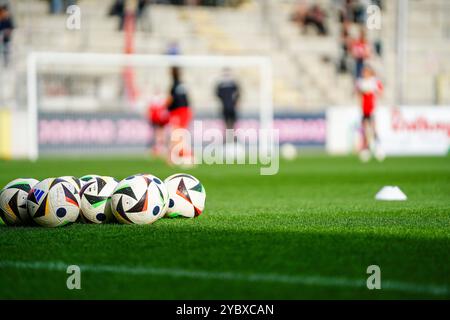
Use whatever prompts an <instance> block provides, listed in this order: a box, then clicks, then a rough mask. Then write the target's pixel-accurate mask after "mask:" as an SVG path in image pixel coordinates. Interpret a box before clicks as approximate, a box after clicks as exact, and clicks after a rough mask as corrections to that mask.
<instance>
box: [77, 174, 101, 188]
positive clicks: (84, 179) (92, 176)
mask: <svg viewBox="0 0 450 320" xmlns="http://www.w3.org/2000/svg"><path fill="white" fill-rule="evenodd" d="M95 178H100V176H99V175H96V174H87V175H85V176H82V177H81V178H80V179H78V180H80V185H81V187H80V189H81V188H83V186H84V185H85V184H86V183H88V182H91V181H94V179H95Z"/></svg>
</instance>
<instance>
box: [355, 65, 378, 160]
mask: <svg viewBox="0 0 450 320" xmlns="http://www.w3.org/2000/svg"><path fill="white" fill-rule="evenodd" d="M356 90H357V92H358V94H359V96H360V98H361V109H362V123H361V127H362V147H361V151H360V158H361V160H362V161H364V162H366V161H368V160H369V159H370V157H371V156H372V154H373V155H375V157H376V158H377V159H378V160H382V159H383V158H384V155H383V154H382V150H380V149H379V147H378V146H377V133H376V127H375V119H374V112H375V108H376V105H377V97H378V96H379V95H381V94H382V92H383V84H382V83H381V81H380V80H379V79H378V78H377V76H376V74H375V70H374V69H373V68H372V67H371V66H370V65H367V64H366V65H365V66H364V67H363V69H362V77H361V78H360V79H358V80H357V82H356Z"/></svg>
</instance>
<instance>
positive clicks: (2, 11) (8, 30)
mask: <svg viewBox="0 0 450 320" xmlns="http://www.w3.org/2000/svg"><path fill="white" fill-rule="evenodd" d="M13 29H14V22H13V18H12V17H11V14H10V12H9V9H8V6H7V5H3V6H0V39H1V44H2V55H3V64H4V66H5V67H7V66H8V65H9V56H10V50H11V38H12V33H13Z"/></svg>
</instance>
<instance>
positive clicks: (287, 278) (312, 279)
mask: <svg viewBox="0 0 450 320" xmlns="http://www.w3.org/2000/svg"><path fill="white" fill-rule="evenodd" d="M69 265H70V264H68V263H63V262H41V261H35V262H26V261H0V268H15V269H34V270H47V271H48V270H50V271H51V270H55V271H66V269H67V266H69ZM78 266H79V267H80V269H81V271H87V272H96V273H103V272H108V273H124V274H132V275H156V276H168V277H177V278H192V279H215V280H228V281H247V282H273V283H286V284H300V285H310V286H323V287H349V288H366V279H365V278H364V279H360V280H358V279H349V278H341V277H322V276H307V275H305V276H301V275H298V276H294V275H281V274H270V273H254V274H245V273H234V272H213V271H199V270H196V271H190V270H183V269H178V268H153V267H130V266H118V265H89V264H79V265H78ZM381 288H382V290H383V289H387V290H392V291H400V292H407V293H419V294H420V293H422V294H424V293H426V294H432V295H436V296H443V295H448V294H449V293H450V290H449V288H448V287H446V286H437V285H421V284H415V283H408V282H401V281H389V280H384V281H383V280H382V282H381Z"/></svg>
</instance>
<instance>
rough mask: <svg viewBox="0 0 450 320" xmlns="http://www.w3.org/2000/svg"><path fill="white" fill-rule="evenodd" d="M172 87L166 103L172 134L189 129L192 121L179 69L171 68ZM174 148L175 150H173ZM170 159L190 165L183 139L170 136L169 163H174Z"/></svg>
mask: <svg viewBox="0 0 450 320" xmlns="http://www.w3.org/2000/svg"><path fill="white" fill-rule="evenodd" d="M171 76H172V85H171V88H170V93H169V99H168V102H167V105H168V110H169V124H170V128H171V130H172V133H173V131H174V130H176V129H186V130H187V129H189V125H190V123H191V119H192V112H191V108H190V104H189V97H188V92H187V89H186V86H185V84H184V83H183V82H182V80H181V69H180V68H178V67H172V68H171ZM175 148H176V149H175ZM171 157H178V158H181V159H183V163H184V164H191V163H192V152H191V146H190V145H189V144H188V141H184V138H180V137H175V139H174V138H173V136H171V141H170V154H169V158H170V159H169V161H170V162H172V163H173V162H174V161H173V160H174V159H172V158H171Z"/></svg>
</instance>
